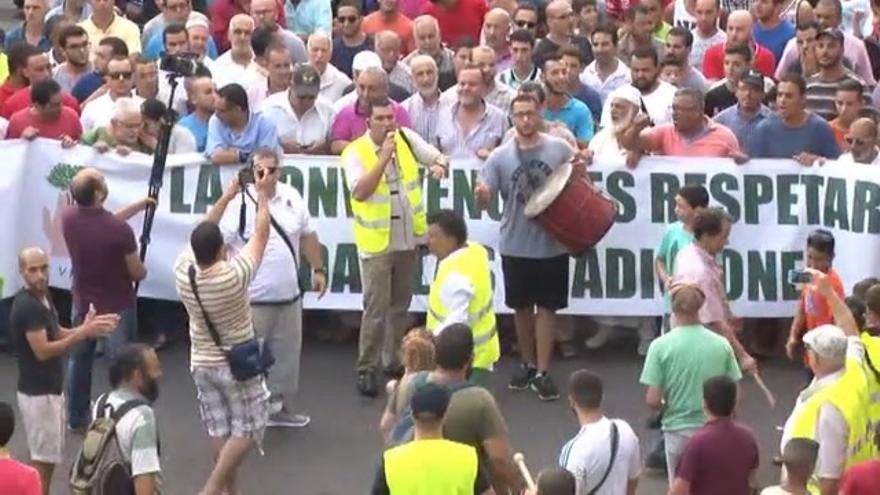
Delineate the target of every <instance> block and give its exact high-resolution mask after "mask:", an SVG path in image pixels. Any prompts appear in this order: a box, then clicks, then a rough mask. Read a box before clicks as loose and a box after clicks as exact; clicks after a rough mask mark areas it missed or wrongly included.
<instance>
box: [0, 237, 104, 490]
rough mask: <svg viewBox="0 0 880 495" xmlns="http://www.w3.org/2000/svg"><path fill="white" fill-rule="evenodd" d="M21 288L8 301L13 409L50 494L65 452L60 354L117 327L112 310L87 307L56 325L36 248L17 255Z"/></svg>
mask: <svg viewBox="0 0 880 495" xmlns="http://www.w3.org/2000/svg"><path fill="white" fill-rule="evenodd" d="M18 267H19V273H20V274H21V277H22V280H23V282H24V287H23V288H22V289H21V290H20V291H18V293H17V294H16V295H15V298H14V299H13V302H12V315H11V317H10V321H11V329H12V338H13V341H14V342H15V347H16V351H17V354H18V409H19V411H20V412H21V418H22V423H23V424H24V430H25V433H26V436H27V441H28V448H29V450H30V458H31V462H32V463H33V465H34V467H36V468H37V470H38V471H39V473H40V478H41V479H42V482H43V483H42V484H43V493H44V494H48V493H49V487H50V486H51V485H52V471H53V469H54V467H55V464H58V463H60V462H61V460H62V456H63V453H64V433H65V432H64V428H65V422H64V398H63V396H62V383H63V382H64V369H63V368H62V357H63V356H64V354H66V353H67V351H68V350H69V349H70V348H71V347H73V346H74V345H75V344H77V343H79V342H81V341H83V340H86V339H94V338H97V337H101V336H104V335H107V334H108V333H110V332H112V331H113V330H114V329H115V328H116V324H117V323H118V321H119V317H118V316H117V315H115V314H103V315H100V316H97V315H95V310H94V308H92V309H91V310H90V311H89V313H88V315H86V318H85V320H84V322H83V324H82V325H80V326H79V327H77V328H74V329H67V328H62V327H61V326H59V324H58V313H57V312H56V311H55V307H54V306H53V305H52V300H51V299H50V298H49V258H48V257H47V256H46V253H44V252H43V250H42V249H40V248H26V249H24V250H23V251H22V252H21V253H20V254H19V255H18Z"/></svg>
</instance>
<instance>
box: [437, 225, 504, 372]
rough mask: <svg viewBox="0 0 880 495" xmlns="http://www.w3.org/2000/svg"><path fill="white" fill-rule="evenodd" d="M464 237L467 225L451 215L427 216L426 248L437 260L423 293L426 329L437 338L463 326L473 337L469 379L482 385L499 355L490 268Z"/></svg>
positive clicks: (477, 248)
mask: <svg viewBox="0 0 880 495" xmlns="http://www.w3.org/2000/svg"><path fill="white" fill-rule="evenodd" d="M467 237H468V232H467V224H465V222H464V219H463V218H462V217H461V216H460V215H457V214H456V213H455V212H454V211H452V210H440V211H438V212H437V213H436V214H434V215H432V217H431V219H430V222H429V226H428V249H430V251H431V254H433V255H434V256H436V257H437V269H436V271H435V272H434V273H435V275H434V281H433V282H432V283H431V291H430V292H429V293H428V322H427V328H428V330H430V331H431V332H433V333H434V334H437V333H440V332H442V331H443V329H444V328H446V327H447V326H449V325H452V324H453V323H464V324H465V325H467V326H469V327H470V328H471V331H472V332H473V335H474V364H473V368H472V371H471V381H472V382H474V383H476V384H478V385H483V386H485V385H486V383H487V379H488V374H489V372H490V371H491V370H492V365H493V363H495V361H497V360H498V358H499V357H500V356H501V347H500V345H499V343H498V330H497V328H496V326H495V298H494V297H493V296H494V291H493V290H492V269H491V267H490V266H489V256H488V253H487V251H486V248H484V247H483V246H481V245H480V244H479V243H476V242H473V241H468V240H467Z"/></svg>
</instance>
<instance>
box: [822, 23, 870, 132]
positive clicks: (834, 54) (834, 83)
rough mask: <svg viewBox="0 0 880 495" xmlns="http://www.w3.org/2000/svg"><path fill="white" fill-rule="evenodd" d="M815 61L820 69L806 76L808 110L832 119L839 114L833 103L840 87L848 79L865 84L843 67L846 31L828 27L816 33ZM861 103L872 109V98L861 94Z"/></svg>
mask: <svg viewBox="0 0 880 495" xmlns="http://www.w3.org/2000/svg"><path fill="white" fill-rule="evenodd" d="M816 63H817V64H818V66H819V72H817V73H816V74H813V75H812V76H810V77H808V78H807V110H809V111H810V112H813V113H815V114H816V115H818V116H820V117H822V118H824V119H825V120H832V119H834V118H835V117H837V108H836V107H835V105H834V100H835V97H836V96H837V88H839V87H840V84H841V83H842V82H844V81H846V80H849V79H851V80H854V81H856V82H858V83H860V84H862V86H864V82H862V80H861V79H859V77H858V76H856V75H855V74H854V73H853V72H851V71H850V70H848V69H847V68H846V67H844V66H843V32H842V31H839V30H837V29H825V30H823V31H820V32H819V34H817V35H816ZM862 99H863V102H862V104H863V105H864V106H865V107H867V108H870V106H871V97H870V96H868V95H867V94H864V95H863V96H862Z"/></svg>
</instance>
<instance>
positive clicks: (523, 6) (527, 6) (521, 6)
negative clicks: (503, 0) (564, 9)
mask: <svg viewBox="0 0 880 495" xmlns="http://www.w3.org/2000/svg"><path fill="white" fill-rule="evenodd" d="M520 10H530V11H532V12H534V13H536V14H539V15H540V12H538V7H536V6H535V4H533V3H532V2H529V1H523V2H519V3H517V4H516V9H514V11H513V15H512V16H510V17H511V19H512V18H514V17H516V13H517V12H519V11H520Z"/></svg>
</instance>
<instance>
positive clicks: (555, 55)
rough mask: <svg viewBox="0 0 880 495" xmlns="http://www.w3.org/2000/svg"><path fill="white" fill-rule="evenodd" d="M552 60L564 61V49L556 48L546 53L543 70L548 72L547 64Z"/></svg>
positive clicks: (542, 65)
mask: <svg viewBox="0 0 880 495" xmlns="http://www.w3.org/2000/svg"><path fill="white" fill-rule="evenodd" d="M550 62H562V50H556V51H554V52H550V53H548V54H547V55H545V56H544V62H543V63H542V64H541V70H542V71H544V72H547V64H548V63H550Z"/></svg>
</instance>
